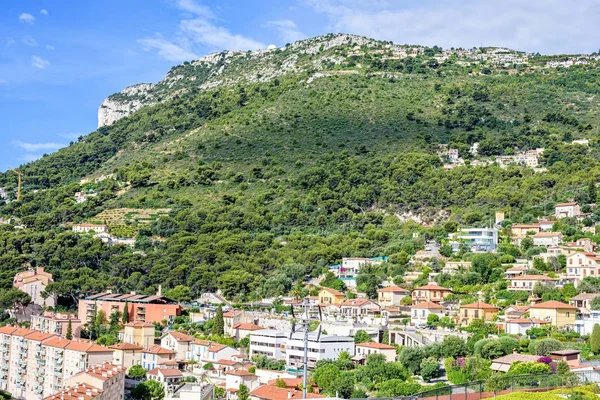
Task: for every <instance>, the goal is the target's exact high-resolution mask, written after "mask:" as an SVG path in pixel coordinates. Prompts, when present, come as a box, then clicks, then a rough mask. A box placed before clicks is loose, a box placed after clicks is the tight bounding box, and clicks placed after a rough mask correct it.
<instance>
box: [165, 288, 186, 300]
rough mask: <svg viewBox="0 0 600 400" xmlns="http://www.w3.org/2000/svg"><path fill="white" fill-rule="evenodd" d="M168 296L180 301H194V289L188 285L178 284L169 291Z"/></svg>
mask: <svg viewBox="0 0 600 400" xmlns="http://www.w3.org/2000/svg"><path fill="white" fill-rule="evenodd" d="M167 296H168V297H170V298H172V299H173V300H175V301H178V302H189V301H192V291H191V290H190V288H189V287H188V286H185V285H177V286H175V287H174V288H173V289H172V290H169V291H168V292H167Z"/></svg>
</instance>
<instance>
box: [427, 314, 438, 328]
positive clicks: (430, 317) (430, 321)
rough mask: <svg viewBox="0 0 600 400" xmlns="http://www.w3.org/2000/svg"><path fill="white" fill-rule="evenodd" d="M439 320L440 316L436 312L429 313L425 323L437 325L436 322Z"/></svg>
mask: <svg viewBox="0 0 600 400" xmlns="http://www.w3.org/2000/svg"><path fill="white" fill-rule="evenodd" d="M439 322H440V317H439V315H437V314H429V315H428V316H427V325H433V326H437V324H438V323H439Z"/></svg>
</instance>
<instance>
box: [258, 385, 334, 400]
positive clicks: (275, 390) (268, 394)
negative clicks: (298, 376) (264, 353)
mask: <svg viewBox="0 0 600 400" xmlns="http://www.w3.org/2000/svg"><path fill="white" fill-rule="evenodd" d="M290 394H291V396H290ZM250 396H251V397H258V398H259V399H264V400H287V399H290V398H291V399H301V398H302V391H301V390H294V389H288V388H280V387H277V386H269V385H264V386H260V387H258V388H256V389H254V390H253V391H251V392H250ZM324 397H325V396H322V395H320V394H316V393H306V398H308V399H322V398H324Z"/></svg>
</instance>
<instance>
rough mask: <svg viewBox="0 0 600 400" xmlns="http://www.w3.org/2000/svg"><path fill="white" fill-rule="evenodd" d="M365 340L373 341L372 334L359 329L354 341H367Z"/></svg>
mask: <svg viewBox="0 0 600 400" xmlns="http://www.w3.org/2000/svg"><path fill="white" fill-rule="evenodd" d="M365 342H372V339H371V336H369V334H368V333H367V332H366V331H364V330H362V329H359V330H358V331H356V333H355V334H354V343H357V344H358V343H365Z"/></svg>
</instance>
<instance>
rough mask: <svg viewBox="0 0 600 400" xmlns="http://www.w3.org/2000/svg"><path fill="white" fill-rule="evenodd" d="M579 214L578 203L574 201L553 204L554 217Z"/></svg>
mask: <svg viewBox="0 0 600 400" xmlns="http://www.w3.org/2000/svg"><path fill="white" fill-rule="evenodd" d="M579 214H581V210H580V208H579V204H577V203H576V202H569V203H558V204H555V205H554V215H555V216H556V218H566V217H574V216H576V215H579Z"/></svg>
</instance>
